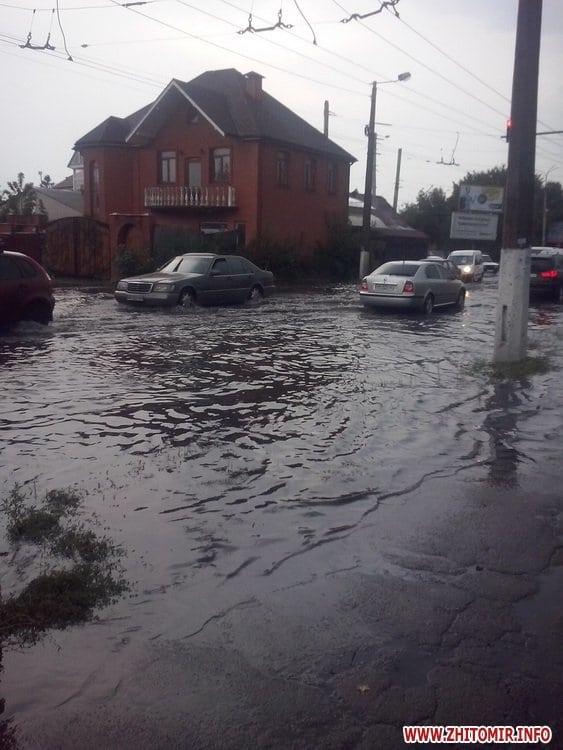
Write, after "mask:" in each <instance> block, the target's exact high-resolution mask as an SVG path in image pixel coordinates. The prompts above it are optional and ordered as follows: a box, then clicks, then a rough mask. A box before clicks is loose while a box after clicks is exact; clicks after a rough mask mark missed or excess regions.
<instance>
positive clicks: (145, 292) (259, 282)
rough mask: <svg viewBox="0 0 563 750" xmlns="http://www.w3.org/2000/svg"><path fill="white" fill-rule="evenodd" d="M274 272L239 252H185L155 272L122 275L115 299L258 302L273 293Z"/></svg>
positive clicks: (144, 302)
mask: <svg viewBox="0 0 563 750" xmlns="http://www.w3.org/2000/svg"><path fill="white" fill-rule="evenodd" d="M273 289H274V275H273V274H272V273H271V272H270V271H264V270H262V269H261V268H258V266H255V265H254V263H251V262H250V261H249V260H247V259H246V258H241V257H240V256H238V255H213V254H211V253H186V254H185V255H178V256H176V257H175V258H173V259H172V260H171V261H169V262H168V263H167V264H166V265H165V266H163V267H162V268H160V269H159V270H158V271H155V272H154V273H145V274H142V275H140V276H133V277H131V278H128V279H122V280H121V281H119V282H118V284H117V287H116V290H115V299H116V300H117V301H118V302H121V303H124V304H132V305H133V304H137V305H139V304H142V305H182V306H183V307H192V306H193V305H195V304H202V305H218V304H223V303H231V302H245V301H247V300H248V301H250V302H260V301H261V300H262V299H263V298H264V297H267V296H268V295H270V294H271V293H272V291H273Z"/></svg>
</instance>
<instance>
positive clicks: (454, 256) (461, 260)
mask: <svg viewBox="0 0 563 750" xmlns="http://www.w3.org/2000/svg"><path fill="white" fill-rule="evenodd" d="M448 260H451V262H452V263H453V264H454V265H456V266H457V267H458V268H459V272H460V274H461V279H462V281H481V279H482V278H483V273H484V272H485V271H484V267H483V255H482V253H481V251H480V250H454V251H453V253H450V254H449V255H448Z"/></svg>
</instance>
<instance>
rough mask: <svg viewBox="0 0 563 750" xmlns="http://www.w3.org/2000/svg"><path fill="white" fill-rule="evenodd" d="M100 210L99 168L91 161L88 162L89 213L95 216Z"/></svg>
mask: <svg viewBox="0 0 563 750" xmlns="http://www.w3.org/2000/svg"><path fill="white" fill-rule="evenodd" d="M99 212H100V168H99V166H98V164H97V163H96V162H95V161H93V162H91V163H90V213H91V215H92V216H97V215H98V214H99Z"/></svg>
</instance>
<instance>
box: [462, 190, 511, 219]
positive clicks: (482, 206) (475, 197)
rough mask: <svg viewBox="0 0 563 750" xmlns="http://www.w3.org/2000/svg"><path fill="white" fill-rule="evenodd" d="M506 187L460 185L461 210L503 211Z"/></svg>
mask: <svg viewBox="0 0 563 750" xmlns="http://www.w3.org/2000/svg"><path fill="white" fill-rule="evenodd" d="M503 198H504V188H501V187H484V186H482V185H464V184H462V185H460V186H459V210H460V211H488V212H493V213H494V212H497V213H499V212H500V211H502V201H503Z"/></svg>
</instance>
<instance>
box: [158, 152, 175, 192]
mask: <svg viewBox="0 0 563 750" xmlns="http://www.w3.org/2000/svg"><path fill="white" fill-rule="evenodd" d="M159 171H160V173H159V179H160V182H161V183H163V184H167V183H174V182H176V152H175V151H161V152H160V170H159Z"/></svg>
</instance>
